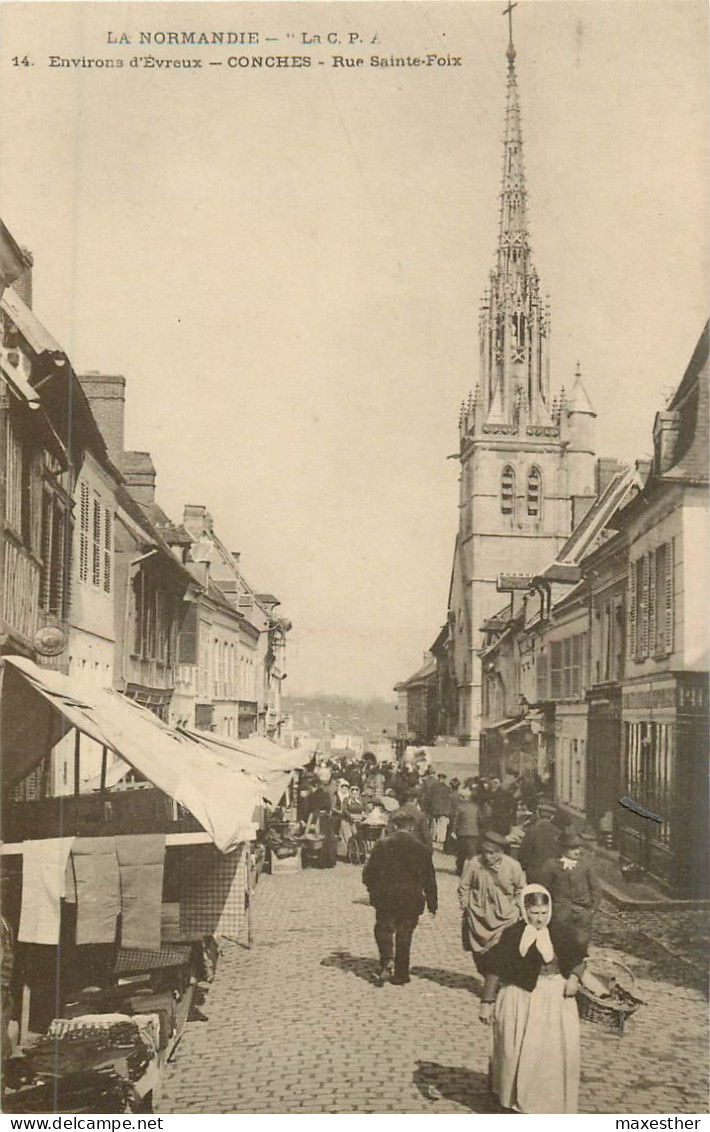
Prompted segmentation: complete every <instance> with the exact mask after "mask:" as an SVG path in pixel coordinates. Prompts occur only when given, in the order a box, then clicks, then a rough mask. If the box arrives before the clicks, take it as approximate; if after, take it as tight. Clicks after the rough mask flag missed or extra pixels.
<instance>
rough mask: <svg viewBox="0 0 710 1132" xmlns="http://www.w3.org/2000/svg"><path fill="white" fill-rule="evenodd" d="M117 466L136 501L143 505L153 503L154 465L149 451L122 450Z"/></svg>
mask: <svg viewBox="0 0 710 1132" xmlns="http://www.w3.org/2000/svg"><path fill="white" fill-rule="evenodd" d="M119 467H120V469H121V471H122V472H123V475H124V478H125V480H126V484H127V486H128V490H129V491H130V493H131V495H132V496H133V498H134V499H135V500H136V502H138V503H140V504H142V505H143V506H144V507H145V506H148V505H149V504H151V503H155V465H154V464H153V461H152V460H151V458H150V452H124V453H123V457H122V459H121V462H120V464H119Z"/></svg>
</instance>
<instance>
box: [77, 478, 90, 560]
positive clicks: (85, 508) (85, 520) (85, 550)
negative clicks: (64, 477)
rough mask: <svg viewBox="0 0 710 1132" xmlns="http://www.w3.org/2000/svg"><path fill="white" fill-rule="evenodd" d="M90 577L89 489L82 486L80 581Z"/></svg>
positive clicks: (84, 485)
mask: <svg viewBox="0 0 710 1132" xmlns="http://www.w3.org/2000/svg"><path fill="white" fill-rule="evenodd" d="M88 577H89V488H88V485H87V484H85V483H82V484H81V490H80V493H79V581H80V582H85V581H87V579H88Z"/></svg>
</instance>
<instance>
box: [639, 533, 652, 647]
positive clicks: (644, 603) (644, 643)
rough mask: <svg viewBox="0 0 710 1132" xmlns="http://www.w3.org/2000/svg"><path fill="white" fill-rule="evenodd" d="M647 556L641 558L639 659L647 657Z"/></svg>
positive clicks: (648, 557)
mask: <svg viewBox="0 0 710 1132" xmlns="http://www.w3.org/2000/svg"><path fill="white" fill-rule="evenodd" d="M649 559H650V555H649V554H644V556H643V581H642V585H641V594H642V596H641V609H640V613H641V659H642V660H644V659H645V658H646V657H647V656H648V604H649V599H648V595H649V574H650V570H649V565H648V563H649Z"/></svg>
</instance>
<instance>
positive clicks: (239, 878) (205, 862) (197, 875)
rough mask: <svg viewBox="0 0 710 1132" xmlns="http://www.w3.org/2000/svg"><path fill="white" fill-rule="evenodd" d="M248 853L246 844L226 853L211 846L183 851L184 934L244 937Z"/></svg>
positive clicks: (181, 874) (182, 916)
mask: <svg viewBox="0 0 710 1132" xmlns="http://www.w3.org/2000/svg"><path fill="white" fill-rule="evenodd" d="M248 852H249V849H248V846H246V845H240V846H239V848H238V849H235V850H234V851H233V852H232V853H226V854H223V853H219V852H218V851H217V850H216V849H215V847H214V845H188V846H186V848H185V849H183V850H182V856H181V870H180V928H181V930H182V931H183V932H184V933H185V934H186V935H214V936H218V937H219V936H223V937H225V938H226V939H233V940H237V941H239V940H241V939H244V938H245V935H246V931H247V901H248V879H247V854H248Z"/></svg>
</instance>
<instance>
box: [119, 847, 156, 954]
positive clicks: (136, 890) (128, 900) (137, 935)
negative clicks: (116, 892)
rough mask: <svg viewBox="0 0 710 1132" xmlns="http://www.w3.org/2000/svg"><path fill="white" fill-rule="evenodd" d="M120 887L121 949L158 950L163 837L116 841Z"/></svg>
mask: <svg viewBox="0 0 710 1132" xmlns="http://www.w3.org/2000/svg"><path fill="white" fill-rule="evenodd" d="M115 845H116V856H117V857H118V867H119V874H120V883H121V947H144V948H148V949H156V950H157V949H159V948H160V920H161V914H162V905H163V869H164V865H165V834H164V833H148V834H139V835H135V836H124V837H116V838H115Z"/></svg>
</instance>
